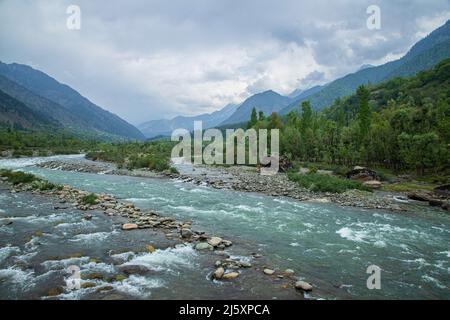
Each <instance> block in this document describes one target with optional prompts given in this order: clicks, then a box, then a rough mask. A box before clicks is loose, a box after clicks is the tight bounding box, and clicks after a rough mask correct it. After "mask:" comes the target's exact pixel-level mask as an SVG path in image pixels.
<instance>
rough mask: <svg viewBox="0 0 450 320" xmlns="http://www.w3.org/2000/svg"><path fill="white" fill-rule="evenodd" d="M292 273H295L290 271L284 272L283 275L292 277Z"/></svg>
mask: <svg viewBox="0 0 450 320" xmlns="http://www.w3.org/2000/svg"><path fill="white" fill-rule="evenodd" d="M294 273H295V271H294V270H292V269H286V270H284V274H285V275H287V276H292V275H293V274H294Z"/></svg>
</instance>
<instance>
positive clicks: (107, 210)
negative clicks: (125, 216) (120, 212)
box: [105, 209, 116, 216]
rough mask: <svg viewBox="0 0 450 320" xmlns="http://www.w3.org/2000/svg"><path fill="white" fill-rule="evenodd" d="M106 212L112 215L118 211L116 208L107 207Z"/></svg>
mask: <svg viewBox="0 0 450 320" xmlns="http://www.w3.org/2000/svg"><path fill="white" fill-rule="evenodd" d="M105 213H106V214H107V215H109V216H112V215H114V214H115V213H116V210H114V209H106V210H105Z"/></svg>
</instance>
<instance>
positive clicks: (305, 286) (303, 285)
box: [295, 281, 313, 291]
mask: <svg viewBox="0 0 450 320" xmlns="http://www.w3.org/2000/svg"><path fill="white" fill-rule="evenodd" d="M295 289H299V290H303V291H311V290H312V289H313V287H312V285H311V284H310V283H308V282H306V281H297V282H296V283H295Z"/></svg>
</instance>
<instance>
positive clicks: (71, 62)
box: [0, 0, 450, 124]
mask: <svg viewBox="0 0 450 320" xmlns="http://www.w3.org/2000/svg"><path fill="white" fill-rule="evenodd" d="M70 4H76V5H78V6H79V7H80V8H81V29H80V30H69V29H67V27H66V18H67V17H68V15H67V14H66V9H67V6H68V5H70ZM371 4H376V5H378V6H379V7H380V8H381V29H380V30H369V29H368V28H367V26H366V19H367V17H368V14H367V13H366V9H367V7H368V6H369V5H371ZM449 18H450V1H449V0H421V1H419V0H397V1H395V0H386V1H375V0H372V1H361V0H354V1H349V0H333V1H321V0H312V1H301V0H290V1H289V0H277V1H275V0H272V1H264V0H235V1H233V0H229V1H226V0H169V1H168V0H164V1H148V0H142V1H138V0H136V1H130V0H128V1H125V0H123V1H93V0H86V1H76V0H71V1H61V0H58V1H48V0H47V1H39V0H29V1H25V0H0V60H1V61H3V62H7V63H10V62H18V63H24V64H28V65H31V66H33V67H35V68H38V69H40V70H42V71H44V72H46V73H48V74H49V75H51V76H53V77H55V78H56V79H57V80H58V81H60V82H63V83H66V84H68V85H70V86H72V87H73V88H75V89H76V90H77V91H79V92H80V93H81V94H82V95H84V96H86V97H87V98H89V99H90V100H92V101H93V102H94V103H96V104H98V105H99V106H101V107H103V108H105V109H108V110H110V111H112V112H114V113H116V114H118V115H119V116H121V117H123V118H124V119H126V120H128V121H130V122H131V123H133V124H138V123H142V122H144V121H146V120H150V119H159V118H170V117H173V116H176V115H196V114H200V113H204V112H212V111H215V110H217V109H220V108H221V107H223V106H224V105H226V104H228V103H239V102H241V101H242V100H244V99H245V98H247V97H248V96H250V95H251V94H254V93H257V92H261V91H264V90H268V89H272V90H275V91H277V92H279V93H281V94H289V93H290V92H291V91H293V90H294V89H297V88H307V87H310V86H312V85H316V84H323V83H326V82H328V81H330V80H333V79H335V78H337V77H339V76H342V75H345V74H346V73H349V72H353V71H355V70H357V69H358V68H359V67H360V66H361V65H363V64H380V63H383V62H386V61H388V60H392V59H395V58H398V57H400V56H401V55H403V54H404V53H405V52H406V51H407V50H408V49H409V48H410V47H411V46H412V45H413V44H414V43H415V42H416V41H417V40H419V39H420V38H422V37H424V36H425V35H427V34H428V33H429V32H431V31H432V30H433V29H435V28H437V27H438V26H440V25H442V24H443V23H445V21H446V20H448V19H449Z"/></svg>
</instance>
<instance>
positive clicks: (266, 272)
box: [263, 269, 275, 276]
mask: <svg viewBox="0 0 450 320" xmlns="http://www.w3.org/2000/svg"><path fill="white" fill-rule="evenodd" d="M263 272H264V273H265V274H267V275H269V276H270V275H272V274H274V273H275V270H272V269H264V271H263Z"/></svg>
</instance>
